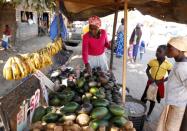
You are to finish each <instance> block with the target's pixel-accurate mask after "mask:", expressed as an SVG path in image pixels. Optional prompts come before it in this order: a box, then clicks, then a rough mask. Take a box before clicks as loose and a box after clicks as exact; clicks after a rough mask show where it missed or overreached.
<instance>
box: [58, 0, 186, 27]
mask: <svg viewBox="0 0 187 131" xmlns="http://www.w3.org/2000/svg"><path fill="white" fill-rule="evenodd" d="M60 2H61V9H62V11H63V13H64V14H65V15H66V16H67V17H68V18H69V20H72V21H74V20H87V19H88V18H89V17H90V16H92V15H98V16H100V17H103V16H106V15H109V14H112V13H114V12H115V10H116V7H117V5H118V6H119V10H123V9H124V0H60ZM128 9H129V10H131V9H132V10H133V9H137V10H139V11H140V12H142V13H143V14H145V15H152V16H153V17H156V18H159V19H162V20H166V21H173V22H179V23H185V24H186V23H187V17H186V12H187V0H128Z"/></svg>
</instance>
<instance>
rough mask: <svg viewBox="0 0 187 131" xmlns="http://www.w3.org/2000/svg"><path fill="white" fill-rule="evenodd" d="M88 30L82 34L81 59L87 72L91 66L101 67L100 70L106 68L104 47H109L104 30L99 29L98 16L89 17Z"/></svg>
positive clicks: (105, 69)
mask: <svg viewBox="0 0 187 131" xmlns="http://www.w3.org/2000/svg"><path fill="white" fill-rule="evenodd" d="M88 21H89V32H87V33H86V34H85V35H83V43H82V59H83V62H84V64H85V68H86V70H87V71H88V73H91V71H92V68H97V67H101V69H102V70H104V71H107V70H108V64H107V57H106V55H105V48H110V44H109V41H108V38H107V33H106V31H105V30H103V29H100V27H101V20H100V18H99V17H98V16H92V17H90V18H89V20H88Z"/></svg>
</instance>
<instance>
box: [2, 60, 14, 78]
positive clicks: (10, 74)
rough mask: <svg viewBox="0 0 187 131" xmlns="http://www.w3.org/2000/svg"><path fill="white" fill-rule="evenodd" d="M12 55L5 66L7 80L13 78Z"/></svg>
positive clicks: (4, 72) (4, 74) (4, 71)
mask: <svg viewBox="0 0 187 131" xmlns="http://www.w3.org/2000/svg"><path fill="white" fill-rule="evenodd" d="M11 65H12V57H11V58H9V59H8V60H7V62H6V64H5V65H4V68H3V76H4V78H5V79H6V80H13V72H12V67H11Z"/></svg>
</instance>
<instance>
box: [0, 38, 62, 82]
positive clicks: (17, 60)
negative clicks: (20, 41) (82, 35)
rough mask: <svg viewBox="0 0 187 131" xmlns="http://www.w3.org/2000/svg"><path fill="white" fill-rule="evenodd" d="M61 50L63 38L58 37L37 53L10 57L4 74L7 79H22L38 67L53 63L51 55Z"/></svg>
mask: <svg viewBox="0 0 187 131" xmlns="http://www.w3.org/2000/svg"><path fill="white" fill-rule="evenodd" d="M60 50H62V40H61V38H58V39H57V40H56V41H55V42H54V43H50V44H48V45H47V47H45V48H43V49H40V50H39V51H37V52H36V53H31V54H23V55H17V56H16V57H10V58H9V59H8V61H7V62H6V64H5V66H4V68H3V76H4V78H5V79H7V80H19V79H22V78H24V77H26V76H27V75H28V74H30V73H34V72H35V71H36V70H38V69H41V68H44V67H46V66H48V65H51V64H52V59H51V57H52V56H53V55H55V54H56V53H58V52H59V51H60Z"/></svg>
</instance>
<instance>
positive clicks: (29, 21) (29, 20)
mask: <svg viewBox="0 0 187 131" xmlns="http://www.w3.org/2000/svg"><path fill="white" fill-rule="evenodd" d="M28 23H29V25H32V24H34V21H33V19H32V18H31V15H29V18H28Z"/></svg>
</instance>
